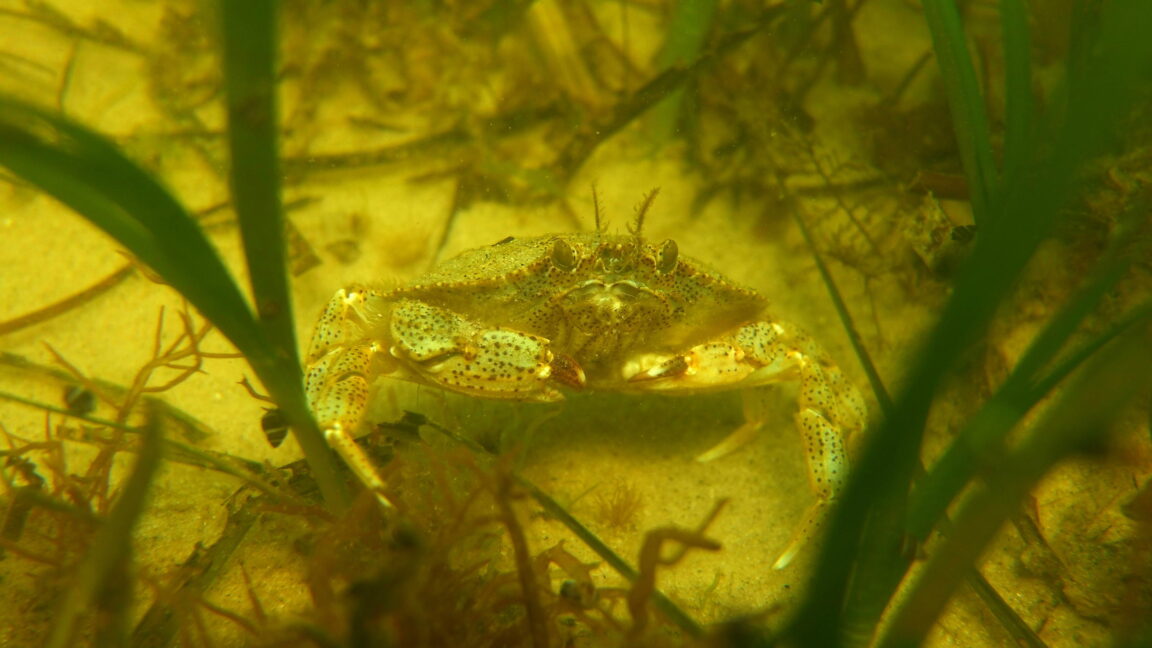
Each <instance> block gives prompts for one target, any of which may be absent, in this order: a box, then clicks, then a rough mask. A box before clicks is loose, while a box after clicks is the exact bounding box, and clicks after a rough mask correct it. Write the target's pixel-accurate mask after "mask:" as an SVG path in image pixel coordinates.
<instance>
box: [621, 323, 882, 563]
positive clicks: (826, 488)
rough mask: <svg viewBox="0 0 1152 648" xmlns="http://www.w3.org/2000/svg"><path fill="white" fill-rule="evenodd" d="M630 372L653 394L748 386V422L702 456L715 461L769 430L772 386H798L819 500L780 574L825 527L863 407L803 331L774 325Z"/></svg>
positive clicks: (648, 360) (750, 328)
mask: <svg viewBox="0 0 1152 648" xmlns="http://www.w3.org/2000/svg"><path fill="white" fill-rule="evenodd" d="M625 372H626V373H627V374H628V375H627V376H626V378H627V380H628V382H629V383H630V384H633V385H636V386H638V387H640V386H642V387H643V388H644V389H646V390H653V391H671V390H677V391H689V392H690V391H709V390H715V389H723V388H728V389H730V388H733V387H749V388H751V389H749V390H748V391H746V392H745V400H744V413H745V423H744V424H743V425H741V426H740V427H739V428H737V429H736V431H735V432H733V433H732V434H730V435H729V436H728V437H727V438H725V439H724V440H723V441H721V442H720V443H719V444H717V445H716V446H714V447H712V448H711V449H709V450H708V451H706V452H704V453H703V454H701V455H700V456H698V457H697V460H698V461H711V460H714V459H717V458H719V457H722V456H724V455H726V454H728V453H730V452H732V451H733V450H735V449H737V448H739V447H740V446H742V445H744V444H745V443H747V442H748V441H749V440H751V439H752V438H753V437H754V436H755V435H756V432H757V431H758V430H759V429H760V427H761V426H762V425H763V423H764V419H765V416H764V412H763V403H762V399H761V397H762V393H761V390H760V389H758V388H759V387H761V386H763V385H768V384H771V383H776V382H781V381H786V380H795V381H798V382H799V384H800V389H799V395H798V399H797V400H798V403H797V409H796V415H795V418H796V426H797V428H798V429H799V430H800V432H801V436H802V438H803V441H804V453H805V456H806V458H807V464H808V481H809V484H810V485H811V487H812V491H813V493H814V494H815V496H816V501H815V502H814V503H813V504H812V505H811V506H810V507H809V509H808V511H807V512H806V513H805V515H804V519H803V521H802V522H801V524H800V526H799V527H798V528H797V529H796V531H795V532H794V533H793V536H792V539H791V540H790V541H789V543H788V546H787V548H786V549H785V550H784V552H783V553H782V554H781V555H780V557H779V558H778V559H777V560H776V563H775V564H774V565H773V566H774V567H775V568H776V569H782V568H784V567H785V566H787V565H788V563H790V562H791V561H792V559H793V558H794V557H795V555H796V553H797V551H799V549H800V547H801V546H803V545H804V544H805V543H806V542H807V541H808V540H809V539H810V538H812V537H813V536H814V535H815V534H816V533H817V531H818V530H819V528H820V527H821V526H822V524H823V520H824V514H825V511H826V509H827V508H828V507H829V506H830V505H831V503H832V502H834V501H835V500H836V499H837V497H838V496H839V494H840V492H841V490H842V489H843V487H844V483H845V482H846V480H847V476H848V454H849V453H848V447H849V445H850V443H851V442H852V440H853V437H854V436H855V435H856V434H857V433H859V432H860V430H861V429H863V427H864V421H865V418H866V416H867V414H866V410H865V407H864V401H863V399H862V398H861V397H860V394H859V392H858V391H856V388H855V387H854V386H853V385H852V384H851V383H849V382H848V381H847V380H846V379H845V378H844V376H843V374H842V373H841V372H840V369H839V368H837V367H836V365H835V364H833V363H832V361H831V360H830V359H829V357H828V355H827V354H826V353H825V352H824V351H823V350H822V349H821V348H820V347H819V346H818V345H817V344H816V343H815V341H813V340H812V339H811V338H810V337H808V336H807V335H806V334H804V333H803V332H801V331H800V330H799V329H797V328H796V327H793V326H789V325H786V324H781V323H775V322H754V323H752V324H747V325H745V326H743V327H741V328H740V329H738V330H737V331H736V333H734V334H733V335H730V336H725V337H723V338H720V339H717V340H714V341H711V342H708V343H705V344H700V345H697V346H695V347H692V348H691V349H689V350H688V351H687V352H685V353H683V354H680V355H675V356H671V357H668V356H664V357H663V358H661V357H660V356H655V355H653V356H647V357H641V358H639V359H637V360H636V362H635V363H634V364H633V365H632V366H630V367H628V368H627V369H626V370H625Z"/></svg>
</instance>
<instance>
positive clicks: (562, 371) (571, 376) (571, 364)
mask: <svg viewBox="0 0 1152 648" xmlns="http://www.w3.org/2000/svg"><path fill="white" fill-rule="evenodd" d="M550 366H551V367H552V375H551V378H552V380H555V381H556V382H558V383H560V384H561V385H564V386H566V387H571V388H572V389H577V390H580V389H584V385H585V384H586V383H587V380H586V379H585V377H584V368H583V367H581V366H580V363H578V362H576V360H575V359H573V358H572V356H570V355H566V354H563V353H559V354H556V355H555V356H554V357H553V358H552V364H551V365H550Z"/></svg>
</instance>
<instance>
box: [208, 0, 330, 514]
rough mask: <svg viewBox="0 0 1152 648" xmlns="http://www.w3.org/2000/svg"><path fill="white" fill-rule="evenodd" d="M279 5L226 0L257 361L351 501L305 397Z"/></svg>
mask: <svg viewBox="0 0 1152 648" xmlns="http://www.w3.org/2000/svg"><path fill="white" fill-rule="evenodd" d="M279 4H280V3H279V2H278V1H277V0H245V1H244V2H231V1H228V0H221V2H220V3H219V13H220V19H221V31H222V35H223V42H224V52H223V53H224V81H225V96H226V101H227V113H228V147H229V153H230V154H231V167H230V170H229V178H230V180H231V183H230V184H231V189H232V202H233V204H234V206H235V209H236V217H237V220H238V221H239V223H240V232H241V234H242V238H243V243H244V256H245V258H246V260H247V262H248V278H249V281H250V283H251V286H252V295H253V299H254V301H255V303H256V315H257V318H258V321H259V325H260V327H261V328H262V329H263V333H264V335H265V339H266V340H268V342H269V343H270V345H269V346H270V349H269V350H270V351H271V353H272V356H271V357H264V356H257V357H250V360H251V362H252V365H253V369H254V370H256V373H257V374H258V375H259V377H260V380H261V382H263V383H264V386H265V387H266V388H267V389H268V392H269V393H270V394H271V395H272V397H273V399H275V400H276V404H277V405H279V406H280V410H281V411H282V412H283V413H284V415H285V417H286V418H287V420H288V422H289V423H290V425H291V427H292V431H293V434H294V435H295V437H296V441H297V442H298V443H299V444H300V447H301V448H302V449H303V450H304V455H305V456H306V457H308V458H309V464H310V466H311V467H312V470H313V473H314V476H315V477H316V479H317V482H318V484H319V486H320V489H321V491H322V492H323V494H324V498H325V500H326V501H328V502H329V503H330V505H332V506H335V507H337V508H344V507H346V506H347V504H348V495H347V493H346V492H345V489H344V488H343V482H342V481H341V480H339V479H338V478H334V477H335V476H336V475H335V473H334V472H330V471H329V468H328V467H325V466H320V465H317V462H316V461H313V459H312V458H313V457H316V458H319V457H326V458H327V461H326V463H329V464H331V462H332V459H331V456H332V455H331V452H330V450H329V449H328V445H327V443H326V442H325V441H324V438H323V435H322V433H321V432H320V430H319V428H318V427H317V425H316V422H315V420H314V419H313V417H312V413H311V412H310V411H309V409H308V404H307V401H306V399H305V396H304V384H303V376H302V373H301V370H300V360H299V356H298V354H297V345H296V329H295V321H294V319H293V317H292V295H291V290H290V287H289V285H288V263H287V259H286V250H287V246H286V244H285V221H284V211H283V209H282V205H281V196H280V153H279V149H278V134H279V119H278V113H277V108H276V45H277V39H276V25H277V20H276V19H277V8H278V7H279ZM257 363H259V364H260V365H261V366H259V367H258V366H256V365H257Z"/></svg>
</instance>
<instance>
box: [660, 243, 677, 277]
mask: <svg viewBox="0 0 1152 648" xmlns="http://www.w3.org/2000/svg"><path fill="white" fill-rule="evenodd" d="M679 253H680V249H679V248H678V247H676V241H673V240H672V239H668V240H667V241H664V242H663V243H661V244H660V252H659V253H658V254H657V255H656V270H657V271H658V272H660V273H661V274H668V273H669V272H672V270H673V269H674V268H675V267H676V256H677V255H678V254H679Z"/></svg>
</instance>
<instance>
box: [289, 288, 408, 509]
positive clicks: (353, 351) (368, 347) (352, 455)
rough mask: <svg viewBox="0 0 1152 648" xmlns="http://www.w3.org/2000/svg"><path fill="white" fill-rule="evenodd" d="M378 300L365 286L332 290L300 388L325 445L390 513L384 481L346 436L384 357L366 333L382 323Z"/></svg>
mask: <svg viewBox="0 0 1152 648" xmlns="http://www.w3.org/2000/svg"><path fill="white" fill-rule="evenodd" d="M381 298H382V296H381V294H380V293H378V292H376V291H373V290H370V289H366V288H355V287H354V288H348V289H341V290H338V291H337V292H336V294H335V295H334V296H333V297H332V299H331V300H330V301H329V302H328V305H327V307H325V309H324V313H323V314H322V315H321V316H320V321H319V322H317V324H316V330H315V331H314V332H313V334H312V343H311V345H310V350H309V352H308V357H307V358H306V363H307V371H306V372H305V377H304V387H305V394H306V395H307V398H308V404H309V406H310V407H311V408H312V413H313V414H314V415H315V416H316V422H317V423H318V424H319V425H320V429H321V430H323V431H324V438H325V440H327V442H328V445H330V446H331V447H332V449H334V450H335V451H336V452H337V454H339V455H340V457H341V458H342V459H343V460H344V462H345V463H346V464H347V465H348V467H349V468H351V469H352V472H353V473H354V474H355V475H356V477H357V479H359V480H360V483H362V484H364V486H365V487H367V488H368V489H370V490H371V491H372V492H373V494H375V496H376V499H377V501H379V502H380V504H381V506H383V507H384V508H385V509H392V508H393V505H392V502H391V501H390V500H389V499H388V496H387V495H385V488H386V485H385V483H384V480H383V479H382V478H381V477H380V474H379V473H378V472H376V468H375V466H373V465H372V462H371V460H369V459H368V456H367V455H366V454H364V450H363V449H362V448H361V447H360V446H359V445H357V443H356V440H355V439H354V438H352V433H353V432H354V431H355V430H356V429H357V428H358V427H359V425H360V421H361V420H362V419H363V418H364V410H365V408H367V406H368V396H369V387H370V385H371V382H372V378H373V377H374V376H375V375H376V374H377V373H379V372H380V370H379V365H380V364H381V361H382V359H383V358H385V357H386V355H385V354H384V353H382V351H383V348H382V346H381V344H380V343H379V342H378V341H376V340H375V339H373V337H372V336H371V335H370V331H371V330H372V329H373V328H375V327H376V326H378V324H379V322H380V320H381V319H382V313H381V311H380V309H379V306H378V304H379V303H380V302H381Z"/></svg>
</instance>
